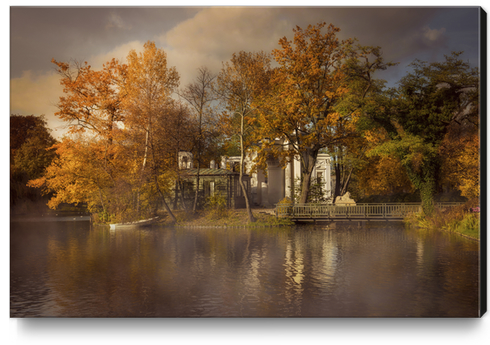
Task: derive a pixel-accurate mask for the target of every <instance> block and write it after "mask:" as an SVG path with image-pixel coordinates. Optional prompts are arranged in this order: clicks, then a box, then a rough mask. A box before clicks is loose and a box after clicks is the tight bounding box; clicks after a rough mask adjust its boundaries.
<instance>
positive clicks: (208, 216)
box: [163, 209, 294, 228]
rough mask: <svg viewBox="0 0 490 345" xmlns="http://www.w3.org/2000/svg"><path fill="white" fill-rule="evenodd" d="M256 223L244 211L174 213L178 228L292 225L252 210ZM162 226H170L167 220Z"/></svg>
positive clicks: (282, 219)
mask: <svg viewBox="0 0 490 345" xmlns="http://www.w3.org/2000/svg"><path fill="white" fill-rule="evenodd" d="M252 212H253V214H254V217H255V218H256V222H254V223H251V222H249V219H248V214H247V210H246V209H229V210H223V211H220V212H216V211H215V210H200V211H197V212H196V213H195V214H192V213H190V212H184V211H177V212H174V214H175V217H176V218H177V222H176V223H175V224H174V225H175V226H178V227H200V228H209V227H274V226H290V225H294V223H293V222H292V221H291V220H289V219H284V218H276V216H275V215H274V213H273V210H269V209H253V210H252ZM163 225H170V222H169V220H168V217H167V219H166V220H165V221H164V222H163Z"/></svg>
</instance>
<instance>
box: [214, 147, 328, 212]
mask: <svg viewBox="0 0 490 345" xmlns="http://www.w3.org/2000/svg"><path fill="white" fill-rule="evenodd" d="M256 156H257V154H256V153H255V152H253V153H251V154H250V155H247V156H246V159H245V173H246V174H248V175H249V176H250V187H251V188H250V201H251V203H252V204H255V205H258V206H264V207H273V206H275V205H276V204H277V203H278V202H279V201H281V200H283V199H284V198H285V197H288V198H290V199H291V200H293V199H294V188H298V186H299V181H300V179H301V162H300V160H299V158H297V159H294V160H293V161H292V162H289V163H287V164H286V166H285V167H281V165H280V164H279V160H278V159H277V158H270V159H268V160H267V169H266V170H267V171H266V172H264V171H261V170H259V169H257V171H256V172H252V173H251V171H252V166H253V160H254V158H255V157H256ZM235 163H238V164H239V163H240V157H239V156H235V157H222V159H221V168H222V169H227V167H232V166H233V165H234V164H235ZM330 165H331V157H330V156H329V155H328V154H324V153H321V154H319V155H318V157H317V161H316V165H315V167H314V168H313V174H312V176H311V179H312V182H318V183H319V184H320V185H321V187H322V192H323V194H324V195H323V198H324V199H325V200H326V199H329V198H331V197H332V185H331V178H330ZM295 181H296V185H295V183H294V182H295Z"/></svg>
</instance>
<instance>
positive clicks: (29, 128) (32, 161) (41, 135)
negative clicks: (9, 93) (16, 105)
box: [10, 115, 56, 204]
mask: <svg viewBox="0 0 490 345" xmlns="http://www.w3.org/2000/svg"><path fill="white" fill-rule="evenodd" d="M55 143H56V140H55V139H54V138H53V137H52V135H51V133H50V130H49V129H48V128H47V122H46V120H45V118H44V116H42V115H41V116H34V115H27V116H23V115H10V194H11V204H14V203H15V202H16V201H17V200H18V199H21V198H25V197H28V196H29V197H31V198H33V197H39V195H37V194H36V193H33V192H32V191H30V190H28V189H27V188H26V183H27V181H28V180H30V179H36V178H39V177H41V176H42V175H43V174H44V172H45V170H46V168H47V167H48V166H49V165H50V164H51V161H52V160H53V159H54V158H55V152H54V149H52V146H53V145H54V144H55Z"/></svg>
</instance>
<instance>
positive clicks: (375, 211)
mask: <svg viewBox="0 0 490 345" xmlns="http://www.w3.org/2000/svg"><path fill="white" fill-rule="evenodd" d="M458 205H461V203H459V202H445V203H436V204H435V206H436V207H437V208H439V209H445V208H447V207H454V206H458ZM420 212H422V204H421V203H383V204H355V205H332V204H303V205H301V204H296V205H287V204H286V205H277V206H276V216H277V217H282V218H290V219H291V220H293V221H295V222H308V221H310V222H317V221H318V222H322V221H401V220H403V219H404V218H406V217H408V216H410V215H412V214H416V213H420Z"/></svg>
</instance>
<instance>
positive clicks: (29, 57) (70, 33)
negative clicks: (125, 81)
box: [10, 7, 199, 77]
mask: <svg viewBox="0 0 490 345" xmlns="http://www.w3.org/2000/svg"><path fill="white" fill-rule="evenodd" d="M198 10H199V9H197V8H149V7H143V8H118V7H97V8H91V7H66V8H56V7H11V9H10V49H11V50H10V51H11V59H10V61H11V65H10V71H11V77H18V76H20V75H21V73H22V71H24V70H47V69H49V68H51V63H50V61H51V59H52V58H55V59H57V60H60V61H68V60H70V59H77V60H83V59H88V58H89V57H90V56H92V55H98V54H104V53H106V52H108V51H111V50H112V49H113V48H114V47H116V46H118V45H122V44H124V43H126V42H128V41H132V40H141V41H147V40H154V39H155V37H156V36H158V35H159V34H161V32H162V31H165V30H169V29H171V28H172V27H173V26H175V25H176V24H177V23H179V22H181V21H182V20H185V19H188V18H190V17H192V16H193V15H194V14H195V13H196V12H198Z"/></svg>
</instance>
